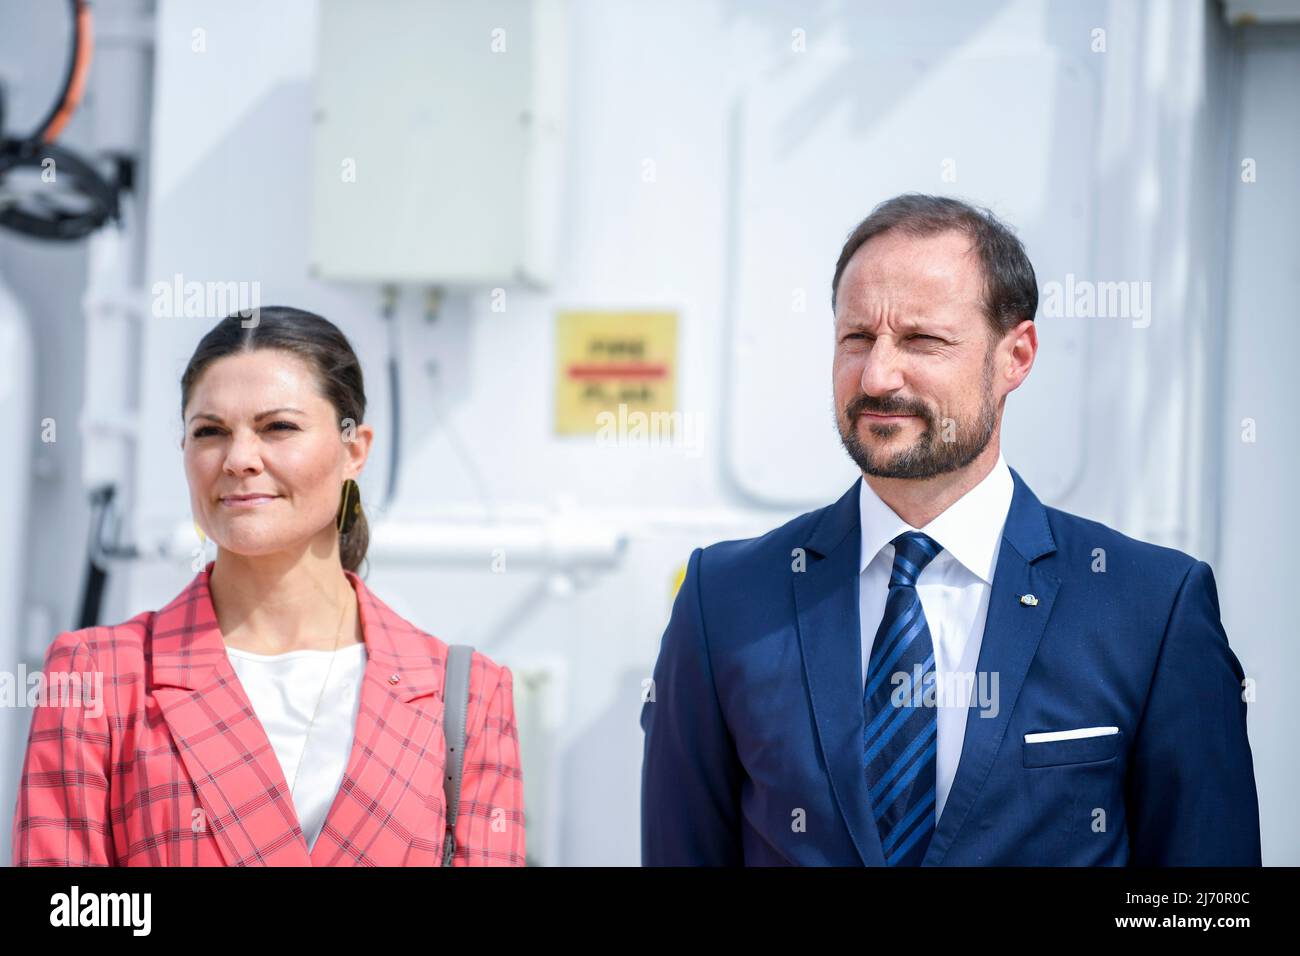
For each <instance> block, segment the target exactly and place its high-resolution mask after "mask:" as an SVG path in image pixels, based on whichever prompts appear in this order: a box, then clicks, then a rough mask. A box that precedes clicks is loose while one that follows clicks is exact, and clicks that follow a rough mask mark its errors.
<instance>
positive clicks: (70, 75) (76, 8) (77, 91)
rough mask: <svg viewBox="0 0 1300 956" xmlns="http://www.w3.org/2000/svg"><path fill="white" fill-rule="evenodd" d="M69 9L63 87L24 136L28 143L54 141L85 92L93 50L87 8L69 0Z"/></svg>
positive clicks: (74, 0) (88, 9)
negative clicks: (66, 66)
mask: <svg viewBox="0 0 1300 956" xmlns="http://www.w3.org/2000/svg"><path fill="white" fill-rule="evenodd" d="M69 7H70V10H71V14H72V31H71V33H72V42H71V49H70V50H69V52H68V70H67V73H66V75H65V76H64V79H63V88H62V89H61V90H60V91H59V97H58V99H57V100H55V101H54V105H53V106H51V107H50V111H49V113H47V114H46V116H45V119H43V120H41V122H40V124H39V125H38V126H37V127H36V129H35V130H34V131H33V132H32V134H31V135H30V136H28V137H27V138H28V139H29V140H35V141H38V142H45V143H52V142H54V141H55V140H56V139H58V137H59V134H60V133H62V132H63V127H65V126H67V125H68V120H69V119H71V118H72V114H73V113H74V112H75V111H76V109H77V107H78V106H79V105H80V104H81V95H82V93H84V92H85V89H86V74H87V73H89V72H90V58H91V52H92V50H93V49H94V43H93V41H92V34H91V18H90V7H89V5H88V4H87V3H86V2H85V0H70V2H69Z"/></svg>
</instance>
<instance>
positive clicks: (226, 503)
mask: <svg viewBox="0 0 1300 956" xmlns="http://www.w3.org/2000/svg"><path fill="white" fill-rule="evenodd" d="M279 497H280V496H279V495H255V496H253V497H251V498H222V499H221V504H222V506H223V507H226V508H257V507H260V506H261V505H265V504H269V503H270V502H272V501H275V500H276V499H277V498H279Z"/></svg>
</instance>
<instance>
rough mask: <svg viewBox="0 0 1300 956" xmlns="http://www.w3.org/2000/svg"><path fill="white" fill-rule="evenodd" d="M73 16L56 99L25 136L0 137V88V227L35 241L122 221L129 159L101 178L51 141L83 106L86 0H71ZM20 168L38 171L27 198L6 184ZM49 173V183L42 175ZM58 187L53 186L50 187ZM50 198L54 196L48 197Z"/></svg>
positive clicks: (76, 235) (0, 119)
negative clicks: (121, 202)
mask: <svg viewBox="0 0 1300 956" xmlns="http://www.w3.org/2000/svg"><path fill="white" fill-rule="evenodd" d="M69 7H70V10H71V13H72V30H71V52H70V54H69V57H68V68H67V70H66V72H65V74H64V78H63V85H62V87H61V88H60V90H59V94H58V97H57V98H56V99H55V101H54V104H53V105H52V106H51V107H50V109H49V111H48V112H47V113H46V115H45V118H44V119H42V120H41V122H40V124H38V125H37V127H36V129H35V130H34V131H33V132H32V133H31V134H30V135H29V136H27V137H24V138H21V139H14V138H10V137H6V136H4V126H3V123H4V116H5V109H4V103H3V90H2V89H0V186H3V187H7V188H5V189H4V193H5V194H6V195H4V202H3V203H2V204H0V227H4V228H6V229H12V230H13V231H15V232H19V233H22V234H23V235H27V236H32V237H34V238H37V239H49V240H55V241H69V240H74V239H81V238H83V237H85V236H87V235H89V234H90V233H92V232H94V231H95V230H97V229H99V228H100V227H101V226H103V225H104V224H105V223H107V222H109V221H110V220H112V221H114V222H120V221H121V211H120V208H119V205H118V198H119V196H120V194H121V193H122V192H123V191H124V190H125V189H127V188H130V187H129V186H128V185H127V184H128V182H129V180H130V179H131V177H132V169H131V166H132V160H131V159H130V158H129V157H122V156H119V157H116V164H117V168H116V170H115V173H116V175H115V176H114V177H113V178H112V179H108V178H105V176H104V175H103V174H101V173H100V172H99V171H98V170H96V169H95V168H94V167H93V166H92V165H91V164H90V163H89V162H87V161H86V160H84V159H82V158H81V157H80V156H78V155H76V154H75V153H73V152H72V151H71V150H69V149H66V148H64V147H60V146H57V145H56V144H55V142H54V141H55V139H57V138H58V137H59V135H60V134H61V133H62V132H63V129H64V127H66V126H67V124H68V120H70V119H71V118H72V114H73V113H74V112H75V111H76V109H77V107H78V106H79V105H80V103H81V98H82V94H83V93H84V92H85V88H86V77H87V75H88V74H89V72H90V61H91V54H92V52H93V49H94V44H93V41H92V24H91V16H90V6H89V4H87V3H86V2H85V0H69ZM20 170H32V171H35V170H39V171H40V174H39V180H38V183H39V185H38V186H37V187H36V189H35V190H30V191H29V192H28V193H27V194H26V195H24V194H23V193H21V192H20V191H19V190H18V189H16V188H14V187H13V186H12V184H11V183H10V182H9V181H10V180H17V178H18V177H17V176H15V175H14V174H15V173H16V172H18V171H20ZM49 171H52V172H53V177H54V178H52V179H50V180H47V179H46V178H45V174H46V173H47V172H49ZM54 184H57V185H54ZM51 194H53V196H51Z"/></svg>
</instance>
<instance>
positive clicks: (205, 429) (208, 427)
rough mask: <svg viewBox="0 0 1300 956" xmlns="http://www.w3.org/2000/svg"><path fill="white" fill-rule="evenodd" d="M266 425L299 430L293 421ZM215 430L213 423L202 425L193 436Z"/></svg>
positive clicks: (210, 432) (281, 429)
mask: <svg viewBox="0 0 1300 956" xmlns="http://www.w3.org/2000/svg"><path fill="white" fill-rule="evenodd" d="M281 426H284V427H283V428H282V427H281ZM267 427H268V428H271V429H274V430H275V431H286V430H288V431H295V432H296V431H298V430H299V429H298V426H297V425H295V424H294V423H293V422H285V421H279V422H272V423H271V424H270V425H269V426H267ZM217 430H218V429H217V428H216V426H214V425H204V426H203V427H202V428H200V429H197V430H196V431H195V432H194V437H195V438H203V437H204V436H205V435H210V434H212V433H213V432H216V431H217Z"/></svg>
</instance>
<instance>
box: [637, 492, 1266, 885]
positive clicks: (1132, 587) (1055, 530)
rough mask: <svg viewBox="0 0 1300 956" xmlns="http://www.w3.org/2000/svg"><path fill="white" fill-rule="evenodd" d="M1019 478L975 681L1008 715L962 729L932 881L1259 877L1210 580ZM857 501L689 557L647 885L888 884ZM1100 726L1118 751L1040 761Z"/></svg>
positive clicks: (1250, 780) (1205, 568) (646, 713)
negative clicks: (1009, 876) (1135, 873)
mask: <svg viewBox="0 0 1300 956" xmlns="http://www.w3.org/2000/svg"><path fill="white" fill-rule="evenodd" d="M1011 474H1012V477H1013V479H1014V484H1015V492H1014V495H1013V497H1012V501H1011V508H1010V511H1009V513H1008V515H1007V520H1006V525H1005V528H1004V530H1003V534H1002V547H1001V550H1000V552H999V555H998V561H997V568H996V571H995V572H994V577H993V586H992V593H991V596H990V603H989V609H988V618H987V622H986V624H985V628H984V638H983V644H982V646H981V649H980V655H979V663H978V670H979V671H983V672H996V673H997V675H998V685H997V686H998V690H999V693H998V699H997V709H996V716H981V712H982V708H980V706H979V704H978V703H977V702H975V701H973V702H972V704H971V706H970V708H969V709H968V710H967V715H966V734H965V738H964V741H963V745H962V750H961V760H960V762H959V764H958V767H957V772H956V776H955V778H954V780H953V783H952V789H951V791H950V792H949V794H948V799H947V803H946V805H945V806H944V809H943V814H942V815H941V816H940V818H939V821H938V825H937V828H936V830H935V833H934V836H933V838H932V839H931V841H930V847H929V850H928V851H927V853H926V856H925V860H924V863H923V865H927V866H935V865H956V866H998V865H1027V866H1052V865H1067V866H1087V865H1096V864H1101V865H1126V864H1127V865H1156V866H1167V865H1222V866H1246V865H1249V866H1258V865H1259V864H1260V837H1259V807H1258V801H1257V797H1256V792H1255V777H1254V769H1253V765H1252V759H1251V752H1250V743H1249V741H1248V739H1247V736H1246V703H1245V699H1244V697H1243V686H1242V681H1243V674H1242V668H1241V665H1240V663H1239V662H1238V661H1237V658H1236V656H1235V655H1234V654H1233V652H1232V651H1231V650H1230V649H1229V647H1228V639H1227V636H1226V635H1225V634H1224V631H1223V627H1222V625H1221V624H1220V621H1219V602H1218V595H1217V592H1216V590H1215V585H1214V576H1213V573H1212V572H1211V570H1210V567H1209V565H1207V564H1205V563H1204V562H1202V561H1197V560H1195V559H1194V558H1191V557H1189V556H1188V555H1186V554H1184V553H1182V552H1180V551H1176V550H1173V549H1171V548H1163V547H1159V546H1156V545H1152V544H1146V543H1143V542H1141V541H1135V540H1133V539H1132V538H1128V537H1125V536H1124V535H1122V534H1120V533H1119V532H1117V531H1114V530H1112V529H1110V528H1107V527H1106V526H1105V525H1102V524H1098V523H1097V522H1095V521H1089V520H1087V519H1084V518H1080V517H1077V516H1075V515H1070V514H1066V513H1065V512H1062V511H1058V510H1057V509H1055V508H1047V507H1044V506H1043V505H1042V504H1041V503H1040V502H1039V500H1038V498H1037V497H1036V496H1035V495H1034V493H1033V492H1032V491H1030V490H1029V487H1028V486H1027V485H1026V484H1025V483H1024V481H1023V480H1022V479H1021V477H1020V475H1019V474H1017V473H1016V472H1015V470H1014V469H1012V472H1011ZM860 485H861V482H854V484H853V487H852V488H850V489H849V491H848V492H847V493H846V494H845V495H844V496H843V497H842V498H840V500H839V501H837V502H835V504H833V505H830V506H829V507H826V508H822V509H820V510H818V511H812V512H809V513H808V514H805V515H801V516H800V517H798V518H795V519H794V520H792V521H790V522H789V523H788V524H786V525H784V526H782V527H780V528H777V529H776V530H774V531H771V532H769V533H768V534H766V535H763V536H762V537H759V538H751V539H748V540H744V541H724V542H721V543H719V544H715V545H712V546H710V547H707V548H704V549H699V548H697V549H696V550H695V551H694V552H693V553H692V554H691V557H690V561H689V562H688V564H687V568H686V576H685V579H684V580H683V582H682V585H681V588H680V589H679V591H678V593H677V597H676V600H675V602H674V605H673V610H672V617H671V620H670V621H669V624H668V627H667V630H666V631H665V632H664V636H663V642H662V645H661V648H660V652H659V659H658V662H657V664H656V666H655V671H654V684H653V686H652V693H651V694H647V695H646V702H645V704H644V705H643V708H642V712H641V726H642V728H643V729H644V731H645V752H644V761H643V766H642V782H641V828H642V833H641V836H642V839H641V853H642V862H643V864H645V865H739V864H748V865H784V864H796V865H830V866H861V865H867V866H883V865H884V857H883V854H882V852H881V847H880V837H879V834H878V832H877V830H876V826H875V824H874V822H873V817H872V813H871V809H870V805H869V801H868V797H867V781H866V775H865V772H864V769H863V743H862V739H863V738H862V734H863V724H864V712H863V700H862V658H861V655H862V647H861V632H860V628H859V623H858V617H859V614H858V576H859V552H860V544H859V538H860V528H859V511H858V493H859V487H860ZM1103 560H1104V571H1103V570H1101V567H1102V564H1101V562H1102V561H1103ZM1026 594H1032V595H1034V596H1035V597H1036V598H1037V599H1038V601H1037V604H1033V603H1032V602H1030V603H1028V604H1026V603H1024V602H1022V601H1021V597H1022V595H1026ZM989 686H991V685H989ZM987 711H988V713H990V714H992V713H993V708H987ZM1103 726H1104V727H1110V726H1114V727H1118V728H1119V733H1118V734H1114V735H1109V736H1100V737H1083V738H1075V739H1066V740H1057V741H1048V742H1033V743H1025V742H1024V738H1025V735H1026V734H1032V733H1035V732H1040V731H1062V730H1073V729H1078V728H1086V727H1103Z"/></svg>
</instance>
